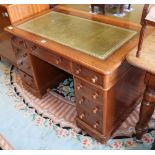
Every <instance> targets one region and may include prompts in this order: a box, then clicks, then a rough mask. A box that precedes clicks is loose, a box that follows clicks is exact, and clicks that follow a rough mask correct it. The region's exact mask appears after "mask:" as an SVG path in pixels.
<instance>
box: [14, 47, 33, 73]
mask: <svg viewBox="0 0 155 155" xmlns="http://www.w3.org/2000/svg"><path fill="white" fill-rule="evenodd" d="M13 50H14V53H15V56H16V61H17V65H18V68H19V69H21V70H23V71H24V72H26V73H27V74H29V75H31V76H32V70H31V67H30V62H29V59H28V54H27V51H26V50H24V49H22V48H19V47H17V46H13Z"/></svg>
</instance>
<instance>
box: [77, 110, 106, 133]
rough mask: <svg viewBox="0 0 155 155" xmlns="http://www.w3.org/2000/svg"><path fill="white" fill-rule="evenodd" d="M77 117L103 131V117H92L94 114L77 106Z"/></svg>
mask: <svg viewBox="0 0 155 155" xmlns="http://www.w3.org/2000/svg"><path fill="white" fill-rule="evenodd" d="M77 114H78V118H79V119H81V120H82V121H83V122H85V123H86V124H88V125H89V126H91V127H92V128H94V129H95V130H97V131H99V132H102V131H103V119H102V117H100V118H98V117H94V114H92V113H91V112H89V111H88V110H86V109H82V108H81V109H80V108H77Z"/></svg>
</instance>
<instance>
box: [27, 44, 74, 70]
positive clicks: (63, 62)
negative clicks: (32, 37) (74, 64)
mask: <svg viewBox="0 0 155 155" xmlns="http://www.w3.org/2000/svg"><path fill="white" fill-rule="evenodd" d="M27 46H28V49H30V51H31V53H32V54H33V55H35V56H37V57H39V58H41V59H43V60H45V61H47V62H49V63H50V64H52V65H54V66H56V67H58V68H61V69H63V70H65V71H67V72H70V71H71V69H70V68H71V67H70V62H69V60H67V59H65V58H63V57H61V56H59V55H57V54H55V53H53V52H52V51H49V50H47V49H44V48H41V47H38V46H37V45H35V44H33V43H30V42H28V43H27Z"/></svg>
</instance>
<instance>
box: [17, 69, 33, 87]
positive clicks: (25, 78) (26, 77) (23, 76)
mask: <svg viewBox="0 0 155 155" xmlns="http://www.w3.org/2000/svg"><path fill="white" fill-rule="evenodd" d="M18 72H19V74H20V77H21V79H22V82H24V83H26V84H27V85H29V86H30V87H32V88H36V85H35V82H34V79H33V78H32V77H31V76H29V75H28V74H26V73H24V72H23V71H21V70H18Z"/></svg>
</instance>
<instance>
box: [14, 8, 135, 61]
mask: <svg viewBox="0 0 155 155" xmlns="http://www.w3.org/2000/svg"><path fill="white" fill-rule="evenodd" d="M17 27H18V28H20V29H22V30H24V31H27V32H31V33H32V34H35V35H38V36H41V37H44V38H47V39H49V40H52V41H55V42H58V43H60V44H62V45H66V46H68V47H71V48H73V49H77V50H79V51H81V52H84V53H86V54H89V55H91V56H95V57H97V58H99V59H102V60H104V59H105V58H107V57H108V56H109V55H111V54H112V53H113V52H114V51H115V50H117V49H118V48H119V47H121V46H122V45H123V44H124V43H126V42H127V41H129V40H130V39H131V38H132V37H133V36H135V35H136V33H137V32H136V31H132V30H128V29H124V28H120V27H116V26H112V25H109V24H104V23H100V22H96V21H92V20H88V19H84V18H81V17H76V16H72V15H67V14H63V13H59V12H54V11H52V12H49V13H47V14H45V15H42V16H39V17H36V18H34V19H32V20H29V21H28V22H25V23H23V24H20V25H18V26H17Z"/></svg>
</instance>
